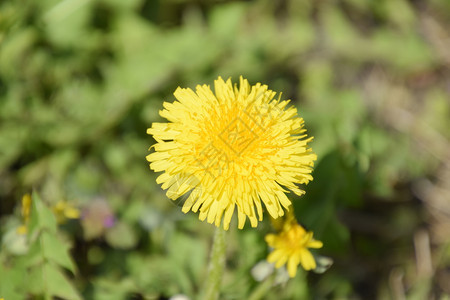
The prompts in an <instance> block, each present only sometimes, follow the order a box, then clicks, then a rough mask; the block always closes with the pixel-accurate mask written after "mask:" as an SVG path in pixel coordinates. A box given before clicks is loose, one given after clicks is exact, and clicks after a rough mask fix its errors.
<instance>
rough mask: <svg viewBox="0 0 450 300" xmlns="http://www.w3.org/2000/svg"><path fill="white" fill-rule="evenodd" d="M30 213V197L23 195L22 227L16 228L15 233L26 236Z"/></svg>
mask: <svg viewBox="0 0 450 300" xmlns="http://www.w3.org/2000/svg"><path fill="white" fill-rule="evenodd" d="M30 211H31V195H30V194H28V193H27V194H25V195H23V196H22V210H21V212H22V221H23V222H22V225H20V226H19V227H18V228H17V233H19V234H26V233H27V232H28V222H29V220H30Z"/></svg>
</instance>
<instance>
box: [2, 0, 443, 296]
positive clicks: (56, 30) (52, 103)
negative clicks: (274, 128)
mask: <svg viewBox="0 0 450 300" xmlns="http://www.w3.org/2000/svg"><path fill="white" fill-rule="evenodd" d="M449 12H450V4H449V1H447V0H432V1H425V0H418V1H406V0H383V1H359V0H343V1H333V0H325V1H297V0H286V1H267V0H254V1H226V0H224V1H193V0H182V1H181V0H180V1H175V0H170V1H159V0H132V1H121V0H94V1H88V0H65V1H56V0H45V1H13V0H5V1H1V3H0V237H1V240H2V248H1V252H0V298H2V297H3V298H4V299H5V300H10V299H51V298H52V297H59V298H62V299H165V298H170V297H172V296H174V295H176V294H184V295H187V296H189V297H190V298H191V299H195V298H196V296H197V295H198V292H199V290H200V286H201V284H202V282H204V281H205V277H206V274H207V273H206V269H205V268H206V263H207V259H208V254H209V252H208V251H209V246H210V245H209V243H210V236H211V227H210V226H209V225H207V224H204V223H201V222H199V221H198V220H197V216H196V215H194V214H187V215H184V214H182V213H181V212H180V209H179V207H177V206H175V205H173V204H174V203H173V202H172V201H171V200H169V199H167V198H166V196H165V194H164V193H163V192H162V191H161V189H160V188H159V187H158V186H157V185H156V183H155V178H156V176H157V174H153V173H152V172H150V171H149V170H148V166H147V162H146V161H145V156H146V155H147V154H148V153H147V149H148V147H149V146H150V145H151V144H152V143H153V142H154V141H152V139H151V138H150V137H149V136H147V135H146V134H145V132H146V128H148V127H150V125H151V123H152V122H160V121H161V120H162V118H161V117H160V116H159V115H158V111H159V110H160V109H161V108H162V102H163V101H168V102H171V101H173V100H174V99H173V96H172V93H173V91H174V90H175V88H176V87H177V86H183V87H191V88H193V87H195V85H196V84H199V83H207V84H212V82H213V80H214V79H215V78H217V76H218V75H221V76H222V77H224V78H227V77H229V76H232V78H233V80H236V79H237V78H238V76H239V75H243V76H244V77H246V78H248V79H249V80H250V82H251V83H255V82H262V83H266V84H268V85H269V87H270V88H271V89H273V90H275V91H279V92H283V98H290V99H292V104H293V105H296V107H297V108H298V111H299V114H300V115H301V116H302V117H303V118H304V119H305V123H306V127H307V129H308V134H310V135H312V136H314V137H315V139H314V142H313V144H312V147H313V149H314V151H315V152H316V153H317V155H318V161H317V162H316V166H315V171H314V174H313V175H314V181H312V182H311V183H310V184H309V185H308V186H306V187H305V190H306V191H307V193H306V195H305V196H302V197H300V198H298V199H297V198H296V197H295V196H291V195H289V196H290V198H291V199H292V200H293V202H294V209H295V213H296V215H297V218H298V219H299V221H300V222H301V223H302V224H304V225H305V226H306V227H307V228H308V229H309V230H312V231H314V236H315V237H316V238H317V239H320V240H321V241H323V242H324V248H323V249H321V250H317V251H316V253H317V254H320V255H324V256H328V257H330V258H332V259H333V260H334V265H333V266H332V267H331V269H329V270H327V271H326V272H324V273H323V274H320V275H316V274H310V273H308V274H307V273H305V272H301V271H300V270H299V273H298V275H297V277H296V278H294V279H292V280H289V281H286V278H285V277H283V276H284V275H286V274H284V273H283V270H278V271H277V272H273V273H272V275H270V276H268V277H266V279H264V280H263V281H262V282H259V281H257V280H256V279H255V278H254V277H253V276H252V275H251V274H252V270H253V268H254V266H255V265H256V264H257V263H258V262H260V261H262V260H264V259H265V257H266V255H267V253H268V249H267V245H266V244H265V242H264V235H265V234H267V233H268V232H270V222H269V221H268V218H265V220H264V222H262V223H261V225H260V226H259V227H258V229H257V230H251V229H247V228H245V229H244V230H242V231H233V230H231V231H230V239H229V244H228V245H227V247H228V248H227V251H228V252H227V254H228V261H227V272H226V274H225V277H224V284H223V289H222V295H223V299H248V298H250V299H280V298H281V299H303V298H318V299H322V298H362V299H366V298H377V297H378V298H380V299H381V298H386V297H392V298H394V297H396V296H398V295H397V294H395V292H398V291H399V290H401V291H402V292H404V295H400V296H405V297H406V298H407V299H409V298H411V299H423V298H427V296H429V297H435V298H437V297H439V295H443V296H442V297H443V298H445V295H448V294H450V291H449V290H448V287H446V286H444V285H443V284H442V282H443V281H445V278H447V277H448V266H449V260H448V259H447V260H445V259H442V260H440V261H439V262H437V263H434V264H433V270H434V271H435V272H434V273H433V274H432V275H430V274H428V275H424V276H425V277H420V276H419V275H416V273H415V271H414V270H415V267H416V266H415V263H416V260H415V257H414V255H415V253H416V252H415V249H413V248H412V247H411V245H412V244H413V238H412V236H413V235H414V233H415V232H416V231H417V230H418V229H419V228H427V230H430V231H432V232H431V237H432V241H431V243H432V245H433V247H432V251H436V252H437V253H440V251H441V250H442V249H446V247H448V245H449V244H450V241H449V240H448V234H442V232H444V233H446V232H448V230H450V229H449V228H448V222H445V221H442V222H441V221H440V220H448V214H446V213H447V212H448V206H446V204H445V203H446V201H445V199H447V198H446V197H447V196H448V195H449V194H448V184H446V183H448V180H449V179H448V175H446V174H448V166H447V167H446V164H445V163H444V162H445V161H446V160H448V149H449V146H448V145H449V142H448V141H449V139H450V132H449V130H448V128H450V104H449V101H448V78H447V77H448V76H447V75H448V65H449V56H448V49H449V48H450V45H449V43H448V36H449V35H450V33H449V31H448V28H450V13H449ZM446 168H447V169H446ZM31 190H36V191H39V195H40V196H42V198H43V199H44V200H45V201H42V200H41V199H40V198H39V196H38V194H37V193H34V194H33V201H32V207H31V212H30V218H29V220H28V221H26V220H24V217H23V216H20V207H21V206H20V204H19V201H18V200H17V199H20V198H21V197H22V195H23V194H25V193H27V192H29V191H31ZM435 195H438V196H435ZM417 199H420V201H417ZM433 199H434V200H433ZM436 199H438V200H436ZM440 199H444V200H440ZM61 200H67V201H68V202H69V203H70V204H71V205H73V206H75V207H78V208H79V209H80V210H81V212H82V218H80V219H79V220H69V221H67V222H66V223H64V224H58V222H57V220H59V219H57V218H55V215H54V213H55V212H54V207H55V205H56V203H58V202H59V201H61ZM443 203H444V204H443ZM430 216H435V217H430ZM233 222H236V220H233ZM24 224H25V225H27V228H28V233H27V235H23V234H19V233H18V231H17V228H18V227H19V226H21V225H24ZM235 227H236V226H235ZM441 235H444V237H441ZM435 249H436V250H435ZM442 252H443V250H442ZM432 254H433V255H434V256H433V259H434V257H435V256H437V254H435V253H434V252H433V253H432ZM447 256H448V255H447ZM380 257H381V258H382V260H381V259H380ZM433 262H434V261H433ZM399 266H400V267H399ZM394 267H396V268H401V269H402V270H404V273H405V274H404V277H402V278H404V279H402V280H403V281H404V282H403V285H402V286H400V287H399V286H398V285H397V286H394V285H393V284H394V283H397V284H399V283H398V282H397V281H395V282H394V281H393V279H392V278H394V277H395V276H394V275H395V274H394V273H395V272H394V271H393V270H395V269H393V268H394ZM283 274H284V275H283ZM393 274H394V275H393ZM422 275H423V274H422ZM422 275H421V276H422ZM427 276H428V277H427ZM446 276H447V277H446ZM388 278H390V279H389V280H388ZM422 278H425V279H424V280H422ZM402 280H399V282H400V281H402ZM393 282H394V283H393Z"/></svg>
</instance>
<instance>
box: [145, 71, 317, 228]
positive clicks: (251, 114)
mask: <svg viewBox="0 0 450 300" xmlns="http://www.w3.org/2000/svg"><path fill="white" fill-rule="evenodd" d="M214 87H215V93H213V92H212V91H211V89H210V87H209V86H207V85H202V86H200V85H198V86H197V87H196V91H195V92H194V91H193V90H191V89H189V88H187V89H186V88H180V87H179V88H178V89H177V90H176V91H175V93H174V96H175V97H176V99H177V101H174V102H173V103H168V102H164V104H163V106H164V108H165V109H164V110H162V111H160V115H161V116H162V117H164V118H166V119H167V120H168V121H169V123H153V124H152V127H151V128H149V129H148V130H147V133H148V134H151V135H152V136H153V137H154V139H155V140H156V141H157V143H156V144H155V145H153V146H152V147H154V149H155V152H154V153H152V154H150V155H148V156H147V160H148V161H149V162H150V168H151V169H152V170H154V171H155V172H164V173H163V174H161V175H160V176H159V177H158V178H157V180H156V181H157V183H158V184H162V188H163V189H165V190H166V189H167V196H168V197H169V198H171V199H173V200H175V199H178V198H180V197H182V196H184V197H185V198H186V200H185V202H184V204H183V208H182V211H183V212H184V213H187V212H188V211H190V210H192V211H193V212H198V211H199V219H200V220H202V221H203V220H205V219H206V220H207V222H208V223H213V222H214V223H215V225H216V226H220V223H221V221H222V220H223V227H224V229H228V228H229V224H230V220H231V217H232V215H233V213H234V211H235V209H236V210H237V216H238V227H239V228H243V226H244V224H245V220H246V218H247V217H248V218H249V220H250V223H251V226H252V227H256V226H257V224H258V220H259V221H261V220H262V219H263V206H262V203H263V204H264V206H265V209H266V210H267V211H268V212H269V214H270V216H272V217H273V218H277V217H279V216H283V214H284V210H285V209H288V207H289V206H290V205H291V201H290V200H289V199H288V198H287V196H286V194H285V193H286V192H288V191H287V190H286V189H289V190H291V191H293V192H294V193H295V194H297V195H302V194H304V191H303V190H301V189H300V188H299V187H298V185H299V184H306V183H308V182H309V181H310V180H312V176H311V171H312V166H313V162H314V160H316V155H315V154H314V153H313V152H312V150H311V149H310V148H309V147H308V143H309V142H310V141H311V140H312V137H309V138H307V135H306V133H305V132H306V129H305V128H304V127H303V123H304V121H303V119H302V118H300V117H299V116H298V115H297V109H296V108H294V107H293V106H288V103H289V100H281V95H280V97H279V98H278V99H274V97H275V94H276V93H275V92H273V91H271V90H269V89H268V87H267V86H266V85H262V84H260V83H257V84H256V85H254V86H250V85H249V83H248V81H247V80H246V79H243V78H242V77H241V78H240V86H239V87H238V86H237V85H234V86H233V84H232V82H231V80H230V79H228V80H227V81H226V82H225V81H224V80H223V79H222V78H221V77H219V78H218V79H217V80H216V81H215V82H214ZM152 147H151V148H152ZM255 208H256V212H255Z"/></svg>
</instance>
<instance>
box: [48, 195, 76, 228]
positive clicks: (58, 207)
mask: <svg viewBox="0 0 450 300" xmlns="http://www.w3.org/2000/svg"><path fill="white" fill-rule="evenodd" d="M52 210H53V214H54V215H55V216H56V220H57V221H58V223H60V224H62V223H65V222H66V221H67V219H79V218H80V210H79V209H78V208H76V207H74V206H73V205H72V204H70V203H69V202H67V201H63V200H60V201H58V202H57V203H56V204H55V205H53V206H52Z"/></svg>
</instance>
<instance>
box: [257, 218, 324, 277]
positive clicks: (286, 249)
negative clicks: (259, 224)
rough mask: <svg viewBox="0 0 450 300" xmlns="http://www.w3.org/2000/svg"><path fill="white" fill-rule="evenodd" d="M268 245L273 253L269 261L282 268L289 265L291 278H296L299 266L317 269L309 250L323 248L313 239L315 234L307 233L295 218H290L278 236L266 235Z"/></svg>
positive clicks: (319, 242)
mask: <svg viewBox="0 0 450 300" xmlns="http://www.w3.org/2000/svg"><path fill="white" fill-rule="evenodd" d="M266 242H267V244H268V245H269V246H270V247H272V248H273V251H272V252H271V253H270V254H269V256H268V257H267V261H269V262H270V263H275V267H277V268H280V267H281V266H283V265H284V264H286V263H287V270H288V273H289V276H290V277H295V274H297V267H298V265H299V264H301V265H302V267H303V268H304V269H305V270H307V271H309V270H312V269H315V268H316V261H315V260H314V257H313V256H312V254H311V252H310V251H309V250H308V248H316V249H317V248H322V245H323V244H322V242H321V241H317V240H314V239H313V233H312V232H310V231H309V232H307V231H306V230H305V229H304V228H303V227H302V226H301V225H300V224H298V223H297V221H296V220H295V218H293V217H288V218H287V220H286V223H285V224H284V225H283V227H282V229H281V232H279V233H278V234H268V235H266Z"/></svg>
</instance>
